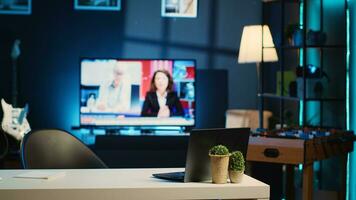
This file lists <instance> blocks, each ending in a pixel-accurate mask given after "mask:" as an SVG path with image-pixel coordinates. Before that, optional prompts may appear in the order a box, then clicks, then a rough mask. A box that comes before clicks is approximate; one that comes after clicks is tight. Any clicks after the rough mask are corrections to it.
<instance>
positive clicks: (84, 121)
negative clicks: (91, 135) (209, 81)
mask: <svg viewBox="0 0 356 200" xmlns="http://www.w3.org/2000/svg"><path fill="white" fill-rule="evenodd" d="M80 65H81V66H80V67H81V78H80V124H81V125H89V126H180V127H186V126H194V125H195V61H194V60H174V59H171V60H153V59H152V60H149V59H144V60H139V59H138V60H123V59H82V60H81V61H80Z"/></svg>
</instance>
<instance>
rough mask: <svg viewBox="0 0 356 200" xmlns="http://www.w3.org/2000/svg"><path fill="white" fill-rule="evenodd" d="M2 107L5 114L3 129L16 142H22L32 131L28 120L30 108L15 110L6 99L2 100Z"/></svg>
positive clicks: (2, 123)
mask: <svg viewBox="0 0 356 200" xmlns="http://www.w3.org/2000/svg"><path fill="white" fill-rule="evenodd" d="M1 106H2V110H3V113H4V116H3V119H2V122H1V128H2V129H3V131H4V132H6V133H8V134H9V135H11V136H12V137H14V138H15V139H16V140H22V138H23V137H24V135H25V134H26V133H28V132H30V131H31V128H30V124H29V123H28V121H27V119H26V116H27V113H28V106H27V105H26V106H25V107H24V108H13V107H12V105H10V104H8V103H6V102H5V100H4V99H1Z"/></svg>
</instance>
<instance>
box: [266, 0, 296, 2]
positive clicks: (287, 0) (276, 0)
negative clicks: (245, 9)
mask: <svg viewBox="0 0 356 200" xmlns="http://www.w3.org/2000/svg"><path fill="white" fill-rule="evenodd" d="M282 1H284V2H285V3H300V0H262V2H263V3H280V2H282Z"/></svg>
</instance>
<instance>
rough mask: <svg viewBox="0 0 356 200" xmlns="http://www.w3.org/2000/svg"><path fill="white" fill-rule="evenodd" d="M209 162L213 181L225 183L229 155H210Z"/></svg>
mask: <svg viewBox="0 0 356 200" xmlns="http://www.w3.org/2000/svg"><path fill="white" fill-rule="evenodd" d="M210 163H211V176H212V179H213V183H217V184H223V183H226V182H227V174H228V167H229V155H225V156H220V155H210Z"/></svg>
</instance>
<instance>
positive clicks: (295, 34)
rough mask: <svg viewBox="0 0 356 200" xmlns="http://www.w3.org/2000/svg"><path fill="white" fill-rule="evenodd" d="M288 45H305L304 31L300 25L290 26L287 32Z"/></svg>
mask: <svg viewBox="0 0 356 200" xmlns="http://www.w3.org/2000/svg"><path fill="white" fill-rule="evenodd" d="M285 34H286V37H287V39H288V43H289V45H291V46H302V45H303V30H302V29H301V28H300V25H299V24H289V25H288V26H287V28H286V31H285Z"/></svg>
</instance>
